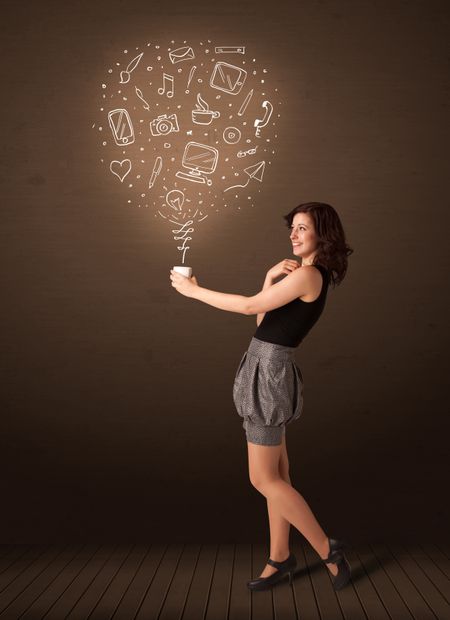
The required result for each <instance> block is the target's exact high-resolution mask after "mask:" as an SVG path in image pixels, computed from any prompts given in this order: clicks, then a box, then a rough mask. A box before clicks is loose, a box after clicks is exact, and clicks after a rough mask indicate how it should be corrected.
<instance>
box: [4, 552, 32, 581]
mask: <svg viewBox="0 0 450 620" xmlns="http://www.w3.org/2000/svg"><path fill="white" fill-rule="evenodd" d="M31 549H32V545H16V546H15V547H13V548H12V549H10V550H9V551H8V552H7V553H6V554H5V555H4V556H3V557H1V558H0V575H1V573H3V572H4V571H7V570H8V569H9V568H10V567H11V566H12V565H13V564H14V562H16V561H17V560H18V559H19V558H21V557H23V556H24V555H25V554H26V553H28V552H29V551H30V550H31ZM1 584H3V585H4V583H3V582H2V581H1V577H0V587H1Z"/></svg>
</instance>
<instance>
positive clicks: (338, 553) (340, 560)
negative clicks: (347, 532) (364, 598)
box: [322, 538, 351, 590]
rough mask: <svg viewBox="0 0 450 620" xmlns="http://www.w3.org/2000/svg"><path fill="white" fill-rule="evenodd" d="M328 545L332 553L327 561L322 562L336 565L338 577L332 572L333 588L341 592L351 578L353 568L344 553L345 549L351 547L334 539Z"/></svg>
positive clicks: (329, 540)
mask: <svg viewBox="0 0 450 620" xmlns="http://www.w3.org/2000/svg"><path fill="white" fill-rule="evenodd" d="M328 543H329V545H330V553H329V555H328V557H327V558H325V560H322V562H323V563H324V564H329V563H332V564H336V566H337V569H338V572H337V574H336V575H332V574H331V572H330V577H331V582H332V584H333V588H334V589H335V590H340V589H341V588H343V587H344V586H346V585H347V584H348V582H349V581H350V577H351V567H350V564H349V562H348V560H347V558H346V557H345V555H344V552H343V549H344V548H346V547H348V546H349V545H348V544H347V543H345V542H343V541H340V540H336V539H334V538H329V539H328ZM327 568H328V567H327ZM328 570H329V569H328Z"/></svg>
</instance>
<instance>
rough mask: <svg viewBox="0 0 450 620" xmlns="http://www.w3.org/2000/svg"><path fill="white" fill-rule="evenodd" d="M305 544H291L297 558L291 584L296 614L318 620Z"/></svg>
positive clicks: (318, 615)
mask: <svg viewBox="0 0 450 620" xmlns="http://www.w3.org/2000/svg"><path fill="white" fill-rule="evenodd" d="M306 544H309V543H304V544H302V542H301V541H295V542H294V543H293V544H292V552H293V553H294V554H295V557H296V558H297V568H296V571H295V576H294V581H293V583H292V587H293V590H294V600H295V607H296V613H297V615H298V617H299V618H307V619H308V620H320V614H319V608H318V606H317V599H316V593H315V590H314V584H313V581H312V578H311V574H310V572H309V567H308V564H307V562H306V555H305V553H306V551H305V546H306Z"/></svg>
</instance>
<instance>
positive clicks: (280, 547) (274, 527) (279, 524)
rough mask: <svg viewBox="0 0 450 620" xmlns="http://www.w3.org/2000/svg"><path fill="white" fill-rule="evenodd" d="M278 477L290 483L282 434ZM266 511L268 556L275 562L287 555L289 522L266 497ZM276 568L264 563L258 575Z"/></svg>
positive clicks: (267, 574) (269, 572)
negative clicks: (268, 543) (267, 516)
mask: <svg viewBox="0 0 450 620" xmlns="http://www.w3.org/2000/svg"><path fill="white" fill-rule="evenodd" d="M278 471H279V474H280V478H281V479H282V480H284V481H285V482H287V483H288V484H291V480H290V478H289V461H288V455H287V450H286V438H285V436H283V444H282V446H281V453H280V460H279V468H278ZM267 512H268V515H269V529H270V554H269V555H270V557H271V558H272V560H275V561H276V562H282V561H283V560H286V558H288V557H289V553H290V552H289V532H290V529H291V524H290V523H289V521H287V520H286V519H285V518H284V517H283V515H282V514H281V513H280V512H279V510H278V508H277V505H276V504H275V503H274V502H273V501H271V500H270V498H267ZM276 571H277V569H276V568H275V567H274V566H271V565H270V564H266V566H265V567H264V570H263V571H262V573H261V574H260V575H259V577H268V576H269V575H272V574H273V573H275V572H276Z"/></svg>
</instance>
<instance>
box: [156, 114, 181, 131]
mask: <svg viewBox="0 0 450 620" xmlns="http://www.w3.org/2000/svg"><path fill="white" fill-rule="evenodd" d="M150 131H151V132H152V135H153V136H167V134H169V133H173V132H176V131H180V128H179V126H178V119H177V115H176V114H170V116H167V114H161V116H157V117H156V118H154V119H153V120H152V121H150Z"/></svg>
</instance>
